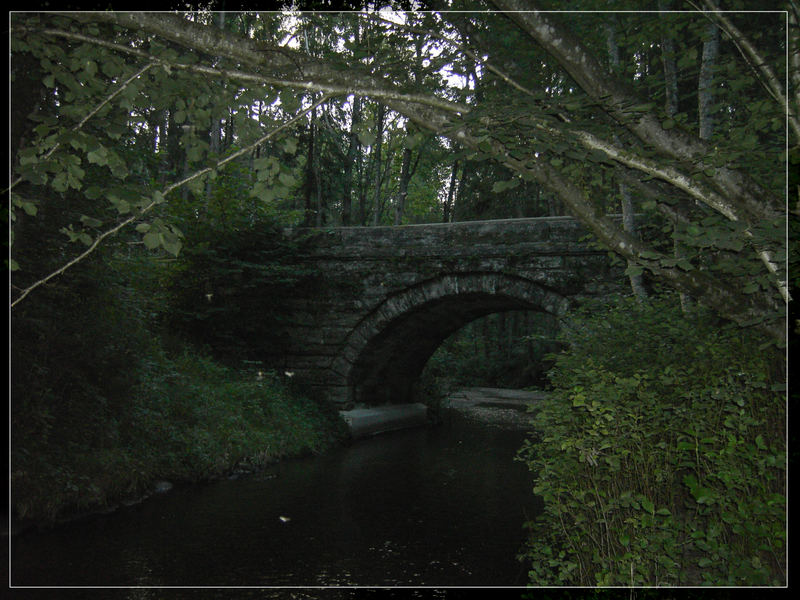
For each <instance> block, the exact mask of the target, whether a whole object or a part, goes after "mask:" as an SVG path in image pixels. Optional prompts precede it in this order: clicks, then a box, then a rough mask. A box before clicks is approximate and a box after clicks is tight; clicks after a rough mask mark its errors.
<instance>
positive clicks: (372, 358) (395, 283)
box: [272, 217, 626, 405]
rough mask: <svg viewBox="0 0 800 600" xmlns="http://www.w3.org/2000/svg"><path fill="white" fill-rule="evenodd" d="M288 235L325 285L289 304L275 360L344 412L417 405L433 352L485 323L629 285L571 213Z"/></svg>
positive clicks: (562, 307) (557, 308)
mask: <svg viewBox="0 0 800 600" xmlns="http://www.w3.org/2000/svg"><path fill="white" fill-rule="evenodd" d="M285 235H286V236H287V237H291V238H295V239H299V238H303V239H305V240H306V242H305V244H304V247H305V248H306V250H305V251H304V252H303V253H301V254H299V255H298V256H296V257H294V258H291V259H289V262H292V261H294V262H295V263H296V264H297V265H298V266H304V267H308V266H313V267H314V268H315V269H316V271H317V272H318V273H319V280H318V281H317V284H316V285H313V286H310V287H309V288H308V290H307V291H305V292H299V293H298V295H297V297H295V298H294V299H293V300H292V304H293V306H292V311H291V314H290V315H289V316H288V317H287V323H288V324H289V327H287V334H286V339H285V344H284V347H283V348H281V349H280V356H276V357H272V358H274V359H275V360H274V361H273V362H275V363H276V364H279V365H280V368H282V369H285V370H287V371H291V372H294V373H295V380H297V381H298V382H299V383H301V384H303V385H305V386H306V389H307V390H308V391H309V392H310V393H313V394H315V395H318V396H322V397H324V398H326V399H328V400H330V401H333V402H336V403H338V404H344V405H377V404H407V403H410V402H412V399H413V391H414V383H415V381H416V379H417V378H418V376H419V374H420V373H421V371H422V369H423V367H424V366H425V363H426V362H427V360H428V358H429V357H430V356H431V354H432V353H433V352H434V351H435V350H436V348H437V347H438V346H439V345H440V344H441V342H442V341H444V340H445V339H446V338H447V337H448V336H449V335H450V334H451V333H453V332H455V331H456V330H457V329H459V328H460V327H462V326H464V325H465V324H467V323H468V322H470V321H472V320H474V319H476V318H479V317H481V316H484V315H487V314H490V313H493V312H501V311H507V310H520V309H524V310H540V311H546V312H549V313H551V314H555V315H561V314H564V313H565V312H566V311H567V310H569V306H570V305H571V304H572V303H574V302H575V301H577V300H579V299H580V298H582V297H586V296H592V295H604V294H607V293H609V292H612V291H615V290H620V289H621V286H624V285H625V284H626V280H625V278H624V276H623V274H622V271H621V268H619V267H612V266H611V264H610V260H609V258H608V255H607V253H606V252H605V251H602V250H597V249H596V248H594V247H591V246H590V245H589V244H588V243H587V242H585V241H581V238H584V237H585V236H586V231H585V230H584V229H583V227H582V226H581V225H580V224H579V223H578V222H577V221H575V220H573V219H570V218H566V217H547V218H539V219H511V220H498V221H478V222H467V223H449V224H431V225H407V226H403V227H370V228H363V227H342V228H330V229H315V230H308V229H305V230H287V231H286V232H285Z"/></svg>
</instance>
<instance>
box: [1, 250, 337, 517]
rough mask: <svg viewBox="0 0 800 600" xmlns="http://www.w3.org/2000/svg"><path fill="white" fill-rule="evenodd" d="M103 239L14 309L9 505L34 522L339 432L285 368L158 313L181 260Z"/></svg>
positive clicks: (301, 447)
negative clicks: (273, 367)
mask: <svg viewBox="0 0 800 600" xmlns="http://www.w3.org/2000/svg"><path fill="white" fill-rule="evenodd" d="M113 250H115V252H114V253H113V254H112V253H111V252H109V253H107V254H106V255H104V256H102V257H99V258H98V259H97V260H94V261H87V262H86V263H85V264H84V265H82V266H80V267H79V268H77V269H76V271H75V276H74V278H73V279H71V280H69V281H65V282H63V283H60V284H59V285H54V286H50V287H48V288H46V289H44V290H41V291H40V293H39V294H37V295H36V296H35V297H32V298H31V300H30V301H29V302H27V303H26V304H25V305H24V306H22V307H21V308H20V309H18V311H17V312H16V313H15V318H14V319H13V320H12V340H13V343H12V347H11V366H12V371H13V377H12V381H11V384H12V389H11V392H12V398H13V402H12V404H11V432H12V446H11V470H10V478H11V489H12V497H11V507H10V508H11V512H12V515H14V516H16V517H19V518H23V519H28V520H30V521H32V522H36V523H38V524H46V523H49V522H53V521H56V520H59V519H62V518H67V517H70V516H72V515H74V514H81V513H83V512H87V511H94V510H103V509H105V508H106V507H109V506H113V505H115V504H116V503H118V502H120V501H127V500H135V499H137V498H139V497H141V496H142V495H143V494H146V493H148V490H150V489H151V488H152V486H153V484H154V482H156V481H158V480H169V481H199V480H205V479H213V478H216V477H220V476H223V475H225V474H227V473H229V472H231V471H232V470H234V469H245V470H255V469H258V468H260V467H263V466H264V465H265V464H267V463H269V462H271V461H274V460H277V459H280V458H283V457H288V456H298V455H303V454H307V453H316V452H320V451H322V450H323V449H325V448H326V447H329V446H330V445H332V444H334V443H335V442H336V440H338V439H340V438H341V437H343V435H344V433H345V432H344V429H343V428H344V424H343V423H342V421H341V420H340V419H339V418H338V414H336V413H335V411H334V409H333V408H332V407H326V406H323V405H321V404H319V403H317V402H313V401H311V400H308V399H306V398H305V397H303V395H302V394H299V393H297V390H296V389H295V386H293V385H290V383H291V380H289V379H287V378H286V377H285V376H283V375H277V374H275V373H274V372H271V371H269V370H267V367H266V366H263V365H260V364H257V363H254V362H252V361H251V362H246V361H244V360H242V357H243V356H244V355H245V352H244V350H242V351H241V352H227V353H226V355H225V356H219V354H221V353H219V352H217V353H212V348H211V347H210V346H207V345H203V344H200V343H196V342H197V340H191V339H187V338H189V336H188V335H182V333H183V332H182V331H181V330H180V329H179V328H176V327H174V326H172V327H170V326H169V322H170V320H171V319H170V316H171V315H174V314H175V312H176V310H175V309H174V306H173V305H172V304H171V303H170V302H171V300H172V297H173V296H174V294H175V292H174V289H175V287H176V286H175V283H174V280H175V279H176V278H180V277H183V278H186V273H187V269H185V268H181V267H182V264H181V263H177V264H176V263H175V262H172V261H159V260H155V258H154V257H153V256H150V255H148V254H146V253H142V252H133V253H127V257H126V251H125V248H124V246H123V245H122V244H120V246H118V247H116V248H114V249H113ZM196 254H197V252H195V253H187V256H188V257H189V259H191V258H193V257H195V256H196ZM187 260H188V259H187ZM219 262H221V263H222V265H221V266H220V267H219V268H218V269H217V270H222V269H224V268H230V267H229V265H230V264H231V263H233V264H234V266H235V264H236V263H235V261H233V259H231V261H229V262H224V261H219ZM268 267H269V265H267V267H265V268H268ZM206 273H207V274H208V275H209V276H213V275H214V274H216V273H217V271H213V272H212V270H210V269H208V268H206ZM263 279H264V278H262V280H263ZM268 283H269V282H267V283H265V284H264V285H268ZM183 284H184V288H186V287H187V285H188V284H187V283H186V282H185V281H184V282H183ZM201 292H202V288H200V289H199V290H198V291H197V293H196V296H197V297H198V298H200V299H201V300H204V297H203V295H202V293H201ZM197 305H198V306H199V308H198V309H197V310H198V311H200V310H207V307H206V304H203V303H202V302H197ZM237 307H238V305H237V306H235V307H234V309H235V308H237ZM232 311H233V312H235V311H234V310H233V309H232ZM237 314H238V313H237ZM214 317H215V318H216V319H217V320H220V321H221V320H223V317H221V316H220V315H218V314H217V315H215V316H214ZM199 328H200V326H198V329H199ZM200 341H203V340H200ZM212 341H216V339H214V338H212ZM192 342H195V343H192ZM247 342H248V340H247V339H245V338H244V337H243V338H242V339H241V340H240V343H241V344H243V345H245V344H246V343H247ZM222 354H225V353H222ZM223 358H227V360H225V362H224V363H223V362H222V359H223Z"/></svg>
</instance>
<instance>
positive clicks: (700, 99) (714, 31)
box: [697, 23, 719, 140]
mask: <svg viewBox="0 0 800 600" xmlns="http://www.w3.org/2000/svg"><path fill="white" fill-rule="evenodd" d="M707 35H708V39H707V40H706V41H705V42H704V43H703V60H702V62H701V63H700V75H699V77H698V81H697V114H698V126H699V131H700V134H699V135H700V139H701V140H710V139H711V135H712V133H713V131H714V118H713V105H714V91H713V89H712V87H711V86H712V81H713V78H714V68H715V67H716V64H717V56H719V28H717V26H716V25H714V24H713V23H710V24H709V25H708V30H707Z"/></svg>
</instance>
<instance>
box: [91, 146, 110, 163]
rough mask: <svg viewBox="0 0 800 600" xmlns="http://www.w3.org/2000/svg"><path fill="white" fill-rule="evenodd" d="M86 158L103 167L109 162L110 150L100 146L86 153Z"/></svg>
mask: <svg viewBox="0 0 800 600" xmlns="http://www.w3.org/2000/svg"><path fill="white" fill-rule="evenodd" d="M86 158H87V159H88V160H89V162H90V163H92V164H95V165H100V166H101V167H103V166H105V165H107V164H108V150H107V149H106V148H104V147H103V146H100V147H98V148H95V149H94V150H90V151H89V152H88V153H87V154H86Z"/></svg>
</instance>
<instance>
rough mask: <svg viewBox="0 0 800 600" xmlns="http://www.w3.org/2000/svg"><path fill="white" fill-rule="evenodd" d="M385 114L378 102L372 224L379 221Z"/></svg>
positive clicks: (383, 107)
mask: <svg viewBox="0 0 800 600" xmlns="http://www.w3.org/2000/svg"><path fill="white" fill-rule="evenodd" d="M385 116H386V106H385V105H383V104H378V114H377V115H376V117H375V129H376V135H377V136H378V137H377V138H376V140H375V155H374V161H373V162H374V165H375V179H374V182H373V183H374V194H373V200H372V224H373V225H377V224H378V223H379V222H380V217H381V215H380V212H381V211H380V199H381V182H382V180H383V172H382V170H381V150H382V148H383V120H384V117H385Z"/></svg>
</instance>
